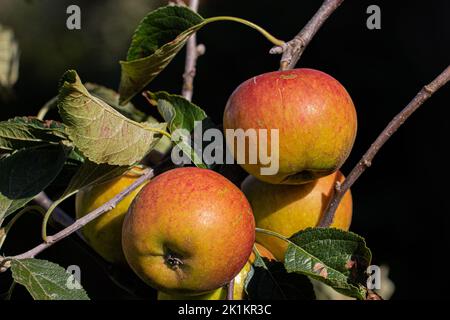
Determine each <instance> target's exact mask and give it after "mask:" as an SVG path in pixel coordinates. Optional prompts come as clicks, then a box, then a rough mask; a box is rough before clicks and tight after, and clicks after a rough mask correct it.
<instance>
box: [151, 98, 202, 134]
mask: <svg viewBox="0 0 450 320" xmlns="http://www.w3.org/2000/svg"><path fill="white" fill-rule="evenodd" d="M147 94H148V96H149V97H150V98H151V99H153V100H155V101H156V102H157V107H158V111H159V113H160V114H161V115H162V117H163V118H164V120H165V121H166V122H167V124H168V129H169V131H170V132H173V131H175V130H177V129H186V130H187V131H189V132H192V131H193V130H194V126H195V124H194V122H195V121H202V120H204V119H206V113H205V111H203V110H202V109H201V108H200V107H198V106H197V105H195V104H193V103H192V102H190V101H188V100H186V99H185V98H183V97H182V96H180V95H176V94H169V93H167V92H164V91H160V92H156V93H152V92H149V91H147Z"/></svg>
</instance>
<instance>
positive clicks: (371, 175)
mask: <svg viewBox="0 0 450 320" xmlns="http://www.w3.org/2000/svg"><path fill="white" fill-rule="evenodd" d="M201 2H202V3H203V5H202V7H201V9H200V13H201V14H202V15H203V16H205V17H208V16H215V15H232V16H239V17H243V18H246V19H249V20H251V21H253V22H256V23H258V24H259V25H261V26H263V27H265V28H266V29H268V30H269V31H270V32H271V33H272V34H274V35H275V36H277V37H278V38H281V39H284V40H289V39H291V38H292V37H293V36H294V35H295V34H296V33H297V32H298V31H299V30H300V28H301V27H303V25H304V24H305V23H306V22H307V21H308V20H309V18H310V17H311V16H312V15H313V14H314V12H315V11H316V10H317V9H318V7H319V6H320V4H321V1H318V0H316V1H313V0H308V1H293V0H291V1H288V0H280V1H270V0H246V1H229V0H228V1H227V0H209V1H207V0H203V1H201ZM160 3H162V2H160V1H153V2H152V1H120V0H105V1H87V0H86V1H74V0H73V1H65V0H64V1H60V0H58V1H56V0H52V1H50V0H46V1H44V0H43V1H39V0H35V1H25V0H24V1H18V0H1V1H0V23H1V24H4V25H8V26H10V27H12V28H13V29H14V30H15V31H16V36H17V39H18V41H19V44H20V47H21V51H22V54H21V67H20V78H19V81H18V83H17V84H16V86H15V87H14V91H15V95H16V98H15V99H13V100H11V101H9V102H4V101H3V102H1V101H0V120H5V119H8V118H10V117H13V116H16V115H35V114H37V112H38V110H39V108H40V107H41V106H42V105H43V104H44V103H45V102H46V101H47V100H48V99H50V98H51V97H53V96H54V95H55V94H56V92H57V84H58V80H59V78H60V76H61V75H62V74H63V73H64V71H65V70H67V69H69V68H74V69H76V70H77V71H78V72H79V74H80V76H81V78H82V80H83V81H90V82H97V83H100V84H103V85H106V86H109V87H112V88H117V87H118V84H119V79H120V68H119V64H118V60H120V59H123V58H124V57H125V54H126V50H127V46H128V45H129V41H130V37H131V34H132V31H133V30H134V28H135V26H136V25H137V23H138V22H139V20H140V19H141V18H142V17H143V16H144V15H145V13H146V12H148V11H149V10H152V9H153V8H155V7H156V6H157V5H158V4H160ZM69 4H78V5H79V6H80V7H81V10H82V29H81V30H80V31H69V30H67V29H66V28H65V21H66V18H67V14H66V13H65V10H66V7H67V6H68V5H69ZM371 4H377V5H379V6H380V7H381V30H369V29H367V27H366V19H367V17H368V14H366V8H367V7H368V6H369V5H371ZM449 17H450V1H446V0H442V1H437V0H435V1H424V0H422V1H406V0H403V1H375V0H371V1H363V0H346V1H345V2H344V3H343V5H342V6H341V7H340V8H339V9H338V10H337V11H336V12H335V13H334V14H333V15H332V17H331V18H330V19H329V20H328V21H327V22H326V23H325V25H324V26H323V27H322V29H321V30H320V31H319V33H318V34H317V35H316V37H315V38H314V40H313V41H312V43H311V44H310V45H309V47H308V48H307V50H306V51H305V53H304V54H303V56H302V58H301V60H300V62H299V64H298V66H299V67H309V68H316V69H319V70H322V71H324V72H326V73H329V74H330V75H332V76H333V77H335V78H336V79H338V80H339V81H340V82H341V83H342V84H343V85H344V86H345V87H346V89H347V90H348V91H349V93H350V95H351V96H352V98H353V100H354V103H355V105H356V108H357V112H358V121H359V128H358V136H357V139H356V143H355V147H354V149H353V151H352V154H351V156H350V158H349V159H348V161H347V163H346V164H345V165H344V167H343V172H344V173H348V172H349V170H351V168H352V167H353V165H354V164H355V163H356V162H357V161H358V160H359V158H360V157H361V156H362V154H363V153H364V151H365V150H366V149H367V148H368V147H369V146H370V144H371V143H372V141H373V140H374V139H375V138H376V136H377V135H378V134H379V133H380V132H381V130H382V129H383V128H384V127H385V125H386V124H387V123H388V121H390V120H391V118H392V117H393V116H394V115H395V114H396V113H398V112H399V111H400V110H401V109H402V108H403V107H404V106H405V105H406V104H407V103H408V102H409V101H410V100H411V99H412V98H413V96H414V95H415V94H416V93H417V92H418V91H419V90H420V88H421V87H422V86H423V85H425V84H427V83H428V82H430V81H431V80H432V79H434V77H435V76H436V75H438V74H439V73H440V72H441V71H442V70H443V69H444V68H445V67H446V66H447V65H448V63H449V60H450V59H449V57H450V41H449V40H450V18H449ZM198 40H199V41H200V42H201V43H204V44H205V45H206V55H204V56H202V57H201V58H200V60H199V62H198V73H197V77H196V79H195V86H196V87H195V93H194V102H195V103H197V104H198V105H199V106H201V107H202V108H203V109H204V110H205V111H206V112H207V113H208V114H209V115H210V116H211V117H212V118H213V119H214V120H215V121H216V122H221V117H222V112H223V108H224V105H225V103H226V100H227V98H228V96H229V95H230V94H231V92H232V91H233V90H234V88H235V87H236V86H237V85H238V84H240V83H241V82H242V81H244V80H246V79H248V78H250V77H252V76H254V75H257V74H261V73H264V72H268V71H272V70H275V69H277V67H278V63H279V56H271V55H269V54H268V50H269V49H270V47H271V46H270V44H269V43H268V42H267V41H266V40H265V39H264V38H263V37H262V36H260V35H259V34H257V33H256V32H255V31H252V30H251V29H248V28H246V27H244V26H241V25H238V24H233V23H229V22H221V23H215V24H211V25H209V26H208V27H206V28H204V29H202V30H201V31H200V32H199V33H198ZM183 65H184V54H183V53H182V54H180V55H179V56H178V57H177V58H176V59H175V60H174V61H173V63H172V64H171V65H170V66H169V67H168V68H167V69H166V70H165V71H164V72H163V73H162V74H161V75H160V76H158V78H157V79H156V80H155V81H153V82H152V83H151V85H150V88H151V89H153V90H167V91H169V92H174V93H176V92H179V91H180V88H181V82H182V79H181V74H182V72H183ZM134 102H135V103H136V104H137V105H138V106H140V107H141V108H144V107H145V103H144V101H143V100H141V98H136V99H135V100H134ZM449 107H450V87H449V86H448V85H447V86H446V87H444V88H443V89H441V90H440V91H439V92H438V93H436V94H435V95H434V96H433V97H432V98H431V99H430V100H429V101H428V102H426V103H425V104H424V105H423V107H422V108H421V109H419V110H418V111H417V112H416V114H414V115H413V116H412V117H411V119H409V120H408V121H407V122H406V123H405V125H404V126H403V127H402V128H401V129H400V130H399V132H398V133H396V134H395V135H394V136H393V137H392V138H391V139H390V141H389V142H388V143H387V144H386V146H385V147H384V148H383V149H382V150H381V152H380V153H379V155H377V157H376V159H375V161H374V164H373V166H372V167H371V168H370V169H369V170H367V172H366V173H364V174H363V176H362V177H361V178H360V179H359V180H358V182H357V183H356V184H355V186H354V187H353V189H352V191H353V196H354V215H353V216H354V220H353V224H352V228H351V230H353V231H354V232H356V233H358V234H360V235H362V236H364V237H365V238H366V240H367V244H368V246H369V247H370V248H371V249H372V251H373V255H374V263H375V264H387V265H388V266H389V268H390V278H391V279H392V280H393V281H394V283H395V285H396V291H395V294H394V296H393V299H408V298H430V299H436V298H449V297H450V293H449V290H448V285H449V284H450V281H449V280H448V277H447V275H446V266H445V261H446V259H447V257H446V255H447V252H448V248H449V236H448V233H447V230H448V228H449V226H450V218H449V213H450V210H449V209H450V208H449V207H450V206H449V201H448V188H447V185H448V184H447V181H448V174H447V170H448V166H449V164H448V152H446V151H447V150H446V148H447V147H448V146H449V143H448V136H449V135H448V127H449V124H450V121H449ZM51 116H53V117H54V118H55V117H57V115H56V114H52V115H51ZM66 208H67V210H68V211H69V210H71V209H70V208H71V203H70V201H69V202H68V203H67V204H66ZM30 225H33V228H30ZM39 227H40V219H39V218H38V217H32V216H28V217H26V218H25V217H24V218H23V219H22V220H21V221H20V223H18V224H17V226H15V230H16V232H15V233H13V234H12V235H11V237H9V238H8V240H7V245H6V246H5V252H6V253H7V254H14V253H19V252H20V251H23V250H25V249H27V248H30V247H31V246H32V245H34V244H36V243H37V242H38V241H39ZM23 230H27V233H26V234H24V231H23ZM74 239H75V238H74ZM74 239H67V240H64V241H63V243H61V244H58V245H56V246H54V247H53V248H52V249H50V250H48V251H46V252H45V253H44V254H42V256H41V257H43V258H47V259H51V260H52V261H55V262H58V263H60V264H62V265H70V264H78V265H80V266H81V268H82V272H83V273H82V276H83V284H84V286H85V288H86V290H87V291H88V293H89V294H90V296H91V297H92V298H97V299H101V298H118V297H127V295H126V294H124V292H123V291H122V290H120V289H119V288H117V287H116V286H114V285H113V284H112V282H111V281H110V280H109V279H108V278H107V276H106V275H105V274H104V273H103V272H102V271H101V268H99V266H98V265H97V264H96V263H95V262H93V261H92V260H91V259H89V256H88V255H87V254H86V253H84V251H83V250H81V249H80V246H79V244H78V242H77V241H76V240H74ZM2 253H3V252H2ZM4 279H5V277H4V276H1V277H0V282H1V281H3V282H4ZM15 294H17V296H21V295H23V296H24V294H23V293H21V291H20V289H19V290H18V292H17V293H15Z"/></svg>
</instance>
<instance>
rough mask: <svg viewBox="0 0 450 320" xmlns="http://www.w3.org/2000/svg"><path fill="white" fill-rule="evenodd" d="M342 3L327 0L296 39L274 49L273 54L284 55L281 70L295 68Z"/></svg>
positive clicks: (342, 0) (271, 51)
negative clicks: (317, 33)
mask: <svg viewBox="0 0 450 320" xmlns="http://www.w3.org/2000/svg"><path fill="white" fill-rule="evenodd" d="M342 2H344V0H325V1H324V2H323V3H322V6H321V7H320V8H319V10H317V12H316V14H315V15H314V16H313V17H312V18H311V20H309V22H308V23H307V24H306V26H305V27H304V28H303V29H302V30H301V31H300V32H299V33H298V34H297V35H296V36H295V37H294V39H292V40H291V41H289V42H286V43H285V44H284V45H283V46H277V47H273V48H272V49H271V50H270V53H271V54H283V55H282V56H281V61H280V70H289V69H294V68H295V65H296V64H297V62H298V60H299V59H300V57H301V55H302V54H303V51H304V50H305V48H306V47H307V46H308V44H309V43H310V42H311V40H312V38H313V37H314V35H315V34H316V32H317V31H318V30H319V29H320V27H321V26H322V25H323V23H324V22H325V21H326V20H327V19H328V17H329V16H330V15H331V14H332V13H333V12H334V10H336V9H337V8H338V7H339V5H340V4H341V3H342Z"/></svg>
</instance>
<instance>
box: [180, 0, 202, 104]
mask: <svg viewBox="0 0 450 320" xmlns="http://www.w3.org/2000/svg"><path fill="white" fill-rule="evenodd" d="M198 4H199V0H191V1H190V3H189V8H190V9H191V10H192V11H194V12H197V10H198ZM204 53H205V46H204V45H203V44H199V45H197V36H196V34H195V33H194V34H193V35H192V36H191V37H190V38H189V40H188V42H187V45H186V62H185V67H184V74H183V89H182V95H183V97H185V98H186V99H187V100H189V101H191V100H192V95H193V93H194V77H195V72H196V69H195V66H196V64H197V59H198V57H199V56H201V55H203V54H204Z"/></svg>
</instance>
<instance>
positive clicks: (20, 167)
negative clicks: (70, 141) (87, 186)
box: [0, 145, 69, 220]
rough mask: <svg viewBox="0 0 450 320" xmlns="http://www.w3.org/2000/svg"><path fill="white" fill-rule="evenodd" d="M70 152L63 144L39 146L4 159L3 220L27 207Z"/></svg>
mask: <svg viewBox="0 0 450 320" xmlns="http://www.w3.org/2000/svg"><path fill="white" fill-rule="evenodd" d="M68 151H69V150H68V149H67V147H65V146H63V145H54V146H45V147H41V146H39V147H33V148H27V149H22V150H19V151H16V152H14V153H13V154H12V155H10V156H7V157H5V158H2V159H1V160H0V220H2V219H3V218H4V217H6V216H8V215H9V214H11V213H13V212H14V211H16V210H17V209H20V208H21V207H23V206H24V205H25V204H27V203H28V202H29V201H31V200H32V199H33V197H34V196H36V195H37V194H38V193H39V192H41V191H42V190H44V189H45V188H46V187H47V186H48V185H49V184H50V183H51V182H52V181H53V180H54V179H55V178H56V176H57V175H58V174H59V172H60V171H61V169H62V168H63V166H64V162H65V160H66V157H67V154H68Z"/></svg>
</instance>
